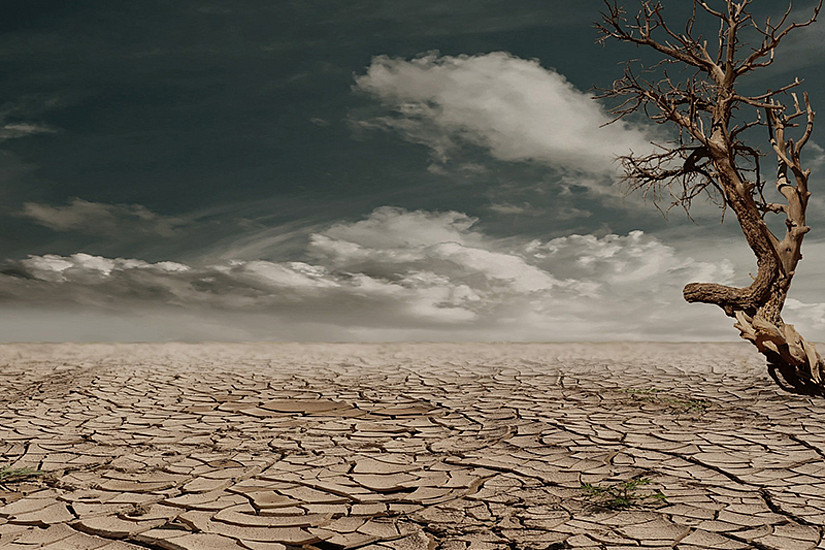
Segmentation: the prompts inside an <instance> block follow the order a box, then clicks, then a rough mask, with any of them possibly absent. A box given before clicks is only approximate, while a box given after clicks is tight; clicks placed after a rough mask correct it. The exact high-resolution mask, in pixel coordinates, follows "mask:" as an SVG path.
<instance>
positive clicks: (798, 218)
mask: <svg viewBox="0 0 825 550" xmlns="http://www.w3.org/2000/svg"><path fill="white" fill-rule="evenodd" d="M714 164H715V165H716V166H717V169H718V170H719V172H720V173H718V174H717V177H718V178H719V181H720V183H721V186H722V188H723V189H724V191H725V194H726V202H727V204H728V205H729V206H730V208H731V209H732V210H733V211H734V213H735V214H736V218H737V220H738V221H739V225H740V227H741V229H742V232H743V234H744V235H745V239H746V240H747V242H748V245H749V246H750V247H751V250H753V252H754V254H755V255H756V263H757V275H756V277H755V278H754V281H753V283H751V285H750V286H748V287H745V288H735V287H729V286H724V285H719V284H714V283H690V284H688V285H687V286H685V289H684V297H685V300H687V301H688V302H691V303H693V302H701V303H708V304H714V305H717V306H719V307H721V308H722V309H723V310H724V311H725V313H726V314H727V315H728V316H730V317H733V318H735V319H736V323H734V327H735V328H737V329H739V332H740V336H741V337H742V338H744V339H745V340H748V341H750V342H752V343H753V344H754V345H755V346H756V348H757V349H758V350H759V352H760V353H762V354H763V355H764V356H765V357H766V358H767V359H768V362H769V364H770V365H771V366H772V368H775V369H778V370H779V371H780V372H781V373H782V375H783V377H784V378H785V379H786V381H787V382H788V383H790V384H791V385H793V386H794V387H795V388H797V389H798V390H802V391H806V392H809V393H821V384H822V371H823V368H824V367H825V365H823V360H822V358H821V357H820V355H819V352H818V351H817V349H816V346H815V345H814V344H813V343H811V342H808V341H806V340H805V339H804V338H802V336H801V335H800V334H799V333H798V332H797V331H796V329H795V328H794V326H793V325H791V324H788V323H785V322H784V321H783V320H782V316H781V311H782V307H783V306H784V304H785V299H786V298H787V295H788V290H789V288H790V285H791V280H792V278H793V275H794V272H795V269H796V265H797V263H798V262H799V260H800V259H802V254H801V253H800V248H801V245H802V237H803V236H804V234H805V233H807V228H806V227H805V225H804V203H805V202H807V201H806V200H803V201H799V197H798V196H796V195H798V193H796V192H795V191H796V189H791V191H792V192H791V193H787V194H786V193H783V194H785V195H786V198H788V202H789V206H791V207H790V208H788V210H789V212H788V221H787V222H786V225H787V226H788V233H787V235H786V237H785V239H783V240H782V241H779V240H778V239H777V238H776V237H775V236H774V235H773V233H771V231H770V230H769V229H768V227H767V225H766V224H765V221H764V220H763V219H762V216H761V215H760V212H759V209H758V207H757V205H756V203H755V202H754V201H753V199H752V196H751V195H750V193H749V192H748V193H746V194H740V193H739V192H738V190H739V189H740V188H742V183H743V182H741V181H739V178H738V175H737V174H736V171H735V170H733V168H732V167H730V166H729V165H726V164H727V163H725V162H724V161H720V162H718V163H714ZM784 178H785V176H784V173H783V172H782V171H780V177H779V178H778V183H777V187H778V188H781V189H782V188H786V187H787V188H790V186H789V185H788V184H787V181H786V180H785V179H784ZM805 198H806V199H807V197H805ZM799 202H801V204H802V205H803V207H802V208H796V209H794V208H793V205H794V204H796V203H799Z"/></svg>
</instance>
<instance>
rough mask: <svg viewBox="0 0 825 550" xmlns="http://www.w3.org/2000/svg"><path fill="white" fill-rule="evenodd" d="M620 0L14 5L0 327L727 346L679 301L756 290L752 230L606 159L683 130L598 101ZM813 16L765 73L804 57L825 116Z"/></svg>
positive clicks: (624, 49) (824, 324) (814, 211)
mask: <svg viewBox="0 0 825 550" xmlns="http://www.w3.org/2000/svg"><path fill="white" fill-rule="evenodd" d="M663 3H664V5H665V10H666V11H665V13H666V16H668V17H671V18H673V19H672V20H676V21H681V20H682V18H683V17H684V16H685V13H684V7H685V3H684V2H676V1H675V0H664V2H663ZM755 4H756V5H755V9H756V10H757V15H758V16H759V17H765V16H768V15H771V14H773V15H776V14H774V13H773V12H771V11H770V10H781V9H782V7H780V6H779V5H778V4H779V3H777V2H773V1H768V0H756V2H755ZM627 5H628V7H629V8H630V9H635V8H636V6H637V5H638V4H636V3H635V0H627ZM601 6H602V4H601V3H600V2H597V1H595V0H593V1H590V0H589V1H587V2H580V3H573V2H562V1H558V0H549V1H548V0H520V1H518V2H512V1H504V0H473V1H469V0H441V1H439V2H431V1H425V0H392V1H390V0H351V1H348V2H340V1H335V0H301V1H298V0H294V1H293V0H279V1H277V2H272V1H270V0H231V1H230V0H177V1H175V2H166V1H159V0H145V1H142V2H112V1H111V0H78V1H75V2H65V1H63V0H28V1H27V2H17V3H15V5H14V6H10V7H8V8H7V9H6V10H5V12H4V17H3V18H2V19H0V82H2V85H0V198H2V200H0V235H2V236H3V238H1V239H0V308H2V315H0V341H64V340H71V341H167V340H188V341H197V340H238V341H245V340H277V341H285V340H288V341H292V340H297V341H445V340H446V341H616V340H655V341H686V340H687V341H709V340H735V339H736V338H737V332H736V330H735V329H733V328H732V320H730V319H729V318H727V317H725V316H724V314H723V313H722V311H721V310H719V309H718V308H716V307H714V306H709V305H689V304H686V303H684V301H683V300H682V292H681V290H682V287H683V286H684V285H685V284H686V283H688V282H694V281H701V282H719V283H725V284H737V285H747V284H749V281H750V278H749V277H750V274H752V273H755V262H754V259H753V256H752V254H751V253H750V251H749V250H748V249H747V246H746V245H745V242H744V238H743V237H742V236H741V233H739V229H738V226H737V225H736V223H735V220H733V219H731V217H730V216H727V217H726V220H725V222H724V223H721V221H722V213H721V211H720V210H718V209H717V208H716V207H715V206H713V205H712V204H710V203H703V202H698V203H696V204H695V205H694V208H693V209H692V211H691V217H688V216H686V215H685V214H684V213H683V212H681V211H678V210H672V211H670V212H669V213H668V214H667V216H664V215H663V214H662V213H661V212H660V211H659V210H658V209H657V208H656V206H655V205H653V204H651V203H650V202H649V201H646V200H644V198H643V197H642V196H640V195H638V194H630V195H627V194H626V193H625V192H624V191H623V189H622V186H621V185H620V179H621V178H620V175H621V173H620V167H619V165H618V164H617V163H616V161H615V158H616V157H617V156H619V155H622V154H627V153H629V152H631V151H635V152H643V151H646V150H649V148H650V147H651V145H650V143H651V141H655V140H659V141H661V140H662V139H665V138H666V137H667V135H668V134H667V131H666V130H665V129H663V128H661V127H657V126H655V125H652V124H651V123H650V122H649V121H647V120H644V119H641V118H637V119H633V120H628V121H620V122H617V123H615V124H612V125H607V126H605V123H606V122H608V121H609V120H610V118H611V117H610V115H609V114H608V113H607V110H606V108H607V106H606V105H605V104H604V103H603V102H602V101H601V100H597V99H594V96H595V95H597V93H598V91H597V90H598V89H599V88H605V87H608V86H610V84H611V83H612V81H613V80H614V79H616V78H618V77H619V76H620V75H621V71H622V65H621V64H622V62H624V61H625V60H628V59H636V58H638V57H640V56H644V55H645V54H644V52H640V51H639V50H638V49H636V48H633V47H630V46H626V45H621V44H617V43H608V44H607V45H605V46H601V45H598V44H596V42H595V41H596V38H597V34H596V31H595V30H594V28H593V23H594V22H595V21H597V20H598V19H599V11H600V7H601ZM811 8H812V2H810V1H805V2H798V3H797V4H795V6H794V10H795V11H794V15H798V17H799V18H801V17H803V16H805V15H807V14H808V13H809V12H810V10H811ZM679 10H682V11H679ZM760 10H761V11H760ZM823 35H825V23H823V24H820V25H817V26H813V27H810V28H807V29H804V30H803V31H800V32H799V33H798V34H797V35H795V36H791V37H789V38H788V40H786V41H785V42H784V43H783V49H782V50H781V51H780V52H778V55H777V61H776V63H775V64H774V65H773V66H772V67H770V68H768V69H766V70H764V71H762V72H761V74H758V75H754V77H753V78H752V79H751V80H750V81H749V82H748V84H747V85H748V86H753V88H754V89H763V90H764V89H770V88H777V87H779V86H780V85H782V84H784V83H786V82H788V81H791V80H792V79H793V78H794V77H796V76H798V77H800V78H805V79H806V81H805V83H804V84H803V88H804V89H806V90H808V91H810V93H811V99H812V102H813V103H814V106H815V107H816V106H822V105H825V91H824V90H825V60H823V57H822V55H821V51H820V46H819V45H820V44H822V43H823V39H824V38H825V36H823ZM822 136H825V134H823V133H821V132H815V134H814V137H813V142H812V143H811V144H809V146H808V150H807V151H806V156H804V157H803V160H804V161H805V162H806V163H807V166H809V167H810V168H812V169H813V171H814V174H813V176H812V179H811V187H812V189H813V191H814V197H812V199H811V204H810V207H809V225H811V226H812V227H813V230H812V231H811V232H810V233H809V235H808V236H807V237H806V242H805V245H804V247H803V253H804V254H805V259H804V260H803V262H802V263H801V264H800V267H799V269H798V270H797V275H796V278H795V280H794V286H793V288H792V291H791V295H790V298H789V300H788V303H787V305H786V310H785V318H786V320H787V321H789V322H792V323H795V324H796V326H797V329H798V330H800V332H802V334H804V335H805V336H806V338H808V339H814V340H825V296H823V290H824V289H825V288H824V287H825V283H823V282H822V280H823V279H822V277H821V273H822V272H823V269H825V185H823V184H825V151H823V146H825V137H822ZM756 138H757V139H756V142H755V144H756V145H758V146H760V147H761V148H762V149H763V150H765V146H766V145H767V143H765V140H764V139H762V138H764V136H756ZM819 144H822V146H820V145H819Z"/></svg>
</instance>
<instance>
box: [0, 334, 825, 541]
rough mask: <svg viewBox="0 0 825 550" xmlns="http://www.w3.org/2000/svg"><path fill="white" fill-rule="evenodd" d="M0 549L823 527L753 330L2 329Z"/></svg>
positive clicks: (813, 486)
mask: <svg viewBox="0 0 825 550" xmlns="http://www.w3.org/2000/svg"><path fill="white" fill-rule="evenodd" d="M0 403H1V404H2V405H1V406H0V416H1V417H2V420H1V421H0V548H3V549H21V550H22V549H31V548H48V549H52V550H74V549H77V550H80V549H84V550H95V549H99V550H128V549H133V550H138V549H147V548H149V549H166V550H218V549H249V550H284V549H287V548H290V549H294V548H306V549H319V550H334V549H348V548H362V549H365V550H367V549H368V550H387V549H397V550H416V549H421V550H425V549H428V550H429V549H433V550H434V549H444V550H463V549H472V550H486V549H489V550H493V549H516V550H520V549H524V550H527V549H547V550H551V549H562V548H582V549H597V548H598V549H611V548H639V547H644V548H647V549H654V548H678V549H680V550H698V549H730V550H736V549H749V548H757V549H777V550H809V549H814V548H825V541H824V540H823V527H822V526H823V525H824V524H825V478H823V473H825V423H823V415H822V411H823V410H825V407H823V405H825V401H824V400H822V399H815V398H809V397H805V396H800V395H794V394H789V393H786V392H784V391H783V390H781V389H780V388H778V387H777V386H776V385H775V384H774V383H773V381H771V379H770V378H769V377H768V376H767V373H766V369H765V365H764V363H763V361H762V360H761V358H760V357H759V356H758V355H756V354H755V352H753V351H752V350H751V348H750V347H749V346H748V345H747V344H701V345H696V344H690V345H688V344H397V345H390V344H382V345H356V344H336V345H333V344H329V345H327V344H237V345H235V344H119V345H114V344H113V345H104V344H51V345H42V344H39V345H35V344H13V345H11V344H10V345H2V346H0Z"/></svg>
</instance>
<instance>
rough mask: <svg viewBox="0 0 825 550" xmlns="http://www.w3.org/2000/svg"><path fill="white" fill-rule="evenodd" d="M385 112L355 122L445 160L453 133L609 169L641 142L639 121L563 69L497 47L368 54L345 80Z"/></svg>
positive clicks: (542, 157)
mask: <svg viewBox="0 0 825 550" xmlns="http://www.w3.org/2000/svg"><path fill="white" fill-rule="evenodd" d="M355 82H356V87H357V89H359V90H361V91H363V92H365V93H367V94H370V95H372V96H374V97H375V98H376V99H378V100H379V101H380V102H381V103H382V104H383V105H384V106H385V107H387V108H389V109H390V110H391V114H389V115H385V116H376V117H372V118H367V119H364V120H361V121H360V124H361V125H362V126H367V127H378V128H383V129H387V130H393V131H396V132H399V133H400V134H401V135H402V136H404V137H405V138H406V139H408V140H410V141H413V142H417V143H423V144H426V145H428V146H429V147H430V148H431V149H432V150H433V151H434V152H435V153H436V155H437V156H438V157H440V158H441V159H442V160H443V159H445V158H446V157H447V156H448V155H449V152H450V151H451V150H452V149H453V148H455V147H457V146H458V145H459V144H460V143H461V142H462V141H463V142H468V143H471V144H474V145H478V146H482V147H485V148H487V149H488V150H489V152H490V154H492V156H494V157H495V158H497V159H500V160H505V161H537V162H541V163H545V164H548V165H551V166H553V167H557V168H561V169H564V170H569V171H574V172H579V173H593V174H609V173H613V172H614V171H615V170H616V168H617V167H616V164H615V162H614V159H615V158H616V156H618V155H622V154H628V153H629V152H630V151H631V150H633V151H635V152H637V153H638V152H644V151H647V150H648V149H650V144H649V142H650V137H649V136H648V134H647V132H646V131H645V130H643V129H640V128H637V127H634V126H631V125H630V124H628V123H626V122H624V121H619V122H616V123H614V124H611V125H608V126H605V124H606V123H608V122H609V121H610V120H611V119H610V116H609V115H608V114H607V113H606V112H605V111H604V110H603V108H602V107H601V106H600V105H599V103H597V102H596V101H594V100H593V97H592V96H591V95H590V94H587V93H585V92H582V91H581V90H578V89H577V88H576V87H575V86H573V85H572V84H571V83H570V82H569V81H568V80H567V79H566V78H565V77H564V76H563V75H561V74H559V73H558V72H556V71H554V70H552V69H546V68H544V67H542V66H541V65H540V64H539V62H538V61H537V60H526V59H520V58H518V57H515V56H513V55H511V54H509V53H506V52H493V53H488V54H484V55H473V56H471V55H460V56H455V57H454V56H438V55H437V54H435V53H430V54H427V55H424V56H421V57H417V58H414V59H412V60H405V59H397V58H391V57H387V56H378V57H375V58H374V59H373V60H372V64H371V65H370V66H369V68H368V69H367V71H366V73H365V74H363V75H360V76H357V77H356V79H355Z"/></svg>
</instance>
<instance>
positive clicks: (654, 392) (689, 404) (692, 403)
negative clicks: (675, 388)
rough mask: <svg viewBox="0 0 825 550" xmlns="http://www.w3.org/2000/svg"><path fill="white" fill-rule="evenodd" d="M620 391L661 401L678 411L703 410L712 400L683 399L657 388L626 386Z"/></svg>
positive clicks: (649, 399) (634, 396)
mask: <svg viewBox="0 0 825 550" xmlns="http://www.w3.org/2000/svg"><path fill="white" fill-rule="evenodd" d="M619 391H621V392H622V393H626V394H629V395H631V396H633V398H634V399H637V400H639V401H645V402H648V403H660V404H662V405H665V406H667V407H669V408H671V409H673V410H674V411H676V412H678V413H688V412H703V411H704V410H705V409H707V408H708V406H709V405H710V402H709V401H707V400H705V399H683V398H678V397H670V396H668V395H666V394H664V395H663V394H662V390H659V389H656V388H625V389H621V390H619Z"/></svg>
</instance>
